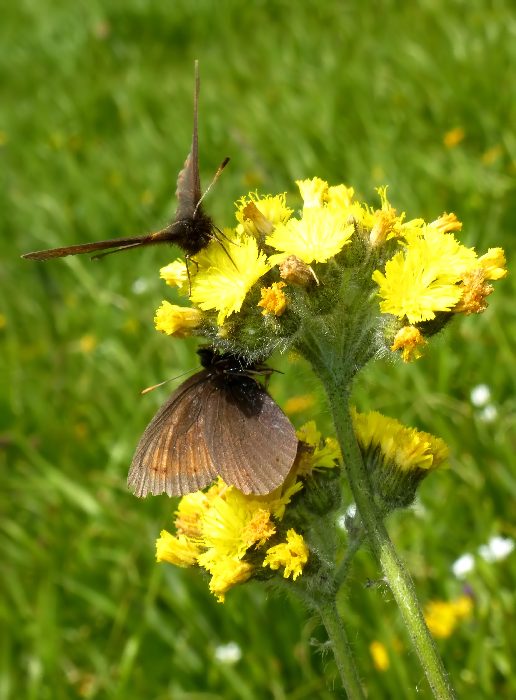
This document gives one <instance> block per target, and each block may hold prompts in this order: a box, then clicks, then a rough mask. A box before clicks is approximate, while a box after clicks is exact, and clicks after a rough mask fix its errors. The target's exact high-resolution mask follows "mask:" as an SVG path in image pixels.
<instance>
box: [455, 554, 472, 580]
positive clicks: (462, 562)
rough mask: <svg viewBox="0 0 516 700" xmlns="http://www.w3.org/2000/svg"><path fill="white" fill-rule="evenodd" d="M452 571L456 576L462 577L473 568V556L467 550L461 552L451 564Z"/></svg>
mask: <svg viewBox="0 0 516 700" xmlns="http://www.w3.org/2000/svg"><path fill="white" fill-rule="evenodd" d="M451 568H452V571H453V574H454V576H456V577H457V578H464V576H466V575H467V574H469V573H470V571H473V569H474V568H475V558H474V557H473V555H472V554H470V553H469V552H466V554H462V555H461V556H460V557H459V558H458V559H456V560H455V561H454V562H453V564H452V567H451Z"/></svg>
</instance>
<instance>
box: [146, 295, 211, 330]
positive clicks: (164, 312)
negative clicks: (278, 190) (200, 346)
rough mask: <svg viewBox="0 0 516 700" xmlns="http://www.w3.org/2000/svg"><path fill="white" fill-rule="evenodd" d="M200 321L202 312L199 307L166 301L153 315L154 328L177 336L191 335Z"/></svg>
mask: <svg viewBox="0 0 516 700" xmlns="http://www.w3.org/2000/svg"><path fill="white" fill-rule="evenodd" d="M201 322H202V313H201V312H200V311H199V309H192V308H190V307H185V306H176V305H175V304H171V303H170V302H168V301H163V302H162V303H161V306H160V307H159V308H158V309H157V311H156V315H155V317H154V325H155V327H156V330H158V331H162V332H163V333H166V334H167V335H173V336H175V337H177V338H186V337H187V336H189V335H192V334H193V333H194V332H195V331H196V330H197V329H198V328H199V327H200V325H201Z"/></svg>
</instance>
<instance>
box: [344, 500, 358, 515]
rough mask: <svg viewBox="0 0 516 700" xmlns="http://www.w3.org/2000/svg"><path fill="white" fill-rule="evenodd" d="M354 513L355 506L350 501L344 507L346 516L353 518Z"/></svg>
mask: <svg viewBox="0 0 516 700" xmlns="http://www.w3.org/2000/svg"><path fill="white" fill-rule="evenodd" d="M356 514H357V507H356V505H355V504H354V503H351V505H349V506H348V507H347V508H346V518H354V517H355V515H356Z"/></svg>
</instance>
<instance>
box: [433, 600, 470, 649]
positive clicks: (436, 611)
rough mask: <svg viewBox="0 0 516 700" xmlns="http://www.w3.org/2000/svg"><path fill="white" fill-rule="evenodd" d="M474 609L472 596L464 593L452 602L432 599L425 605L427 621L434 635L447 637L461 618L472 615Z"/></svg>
mask: <svg viewBox="0 0 516 700" xmlns="http://www.w3.org/2000/svg"><path fill="white" fill-rule="evenodd" d="M472 611H473V600H472V599H471V597H470V596H466V595H463V596H460V597H459V598H456V599H455V600H452V601H450V602H447V601H445V600H432V601H430V602H429V603H428V604H427V605H426V606H425V621H426V624H427V625H428V628H429V630H430V632H431V633H432V634H433V635H434V637H436V638H437V639H446V638H447V637H449V636H450V635H451V634H452V633H453V631H454V630H455V628H456V626H457V625H458V623H459V622H460V621H461V620H465V619H467V618H468V617H470V616H471V613H472Z"/></svg>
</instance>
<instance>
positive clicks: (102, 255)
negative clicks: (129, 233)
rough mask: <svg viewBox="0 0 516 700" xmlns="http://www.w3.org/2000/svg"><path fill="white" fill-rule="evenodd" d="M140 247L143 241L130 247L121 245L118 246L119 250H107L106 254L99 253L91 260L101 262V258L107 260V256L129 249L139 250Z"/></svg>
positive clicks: (131, 244)
mask: <svg viewBox="0 0 516 700" xmlns="http://www.w3.org/2000/svg"><path fill="white" fill-rule="evenodd" d="M138 246H141V241H138V242H137V243H130V244H129V245H121V246H118V248H113V250H106V252H105V253H97V255H92V256H91V260H100V259H101V258H105V257H106V255H111V254H112V253H120V252H121V251H122V250H128V249H129V248H137V247H138Z"/></svg>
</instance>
